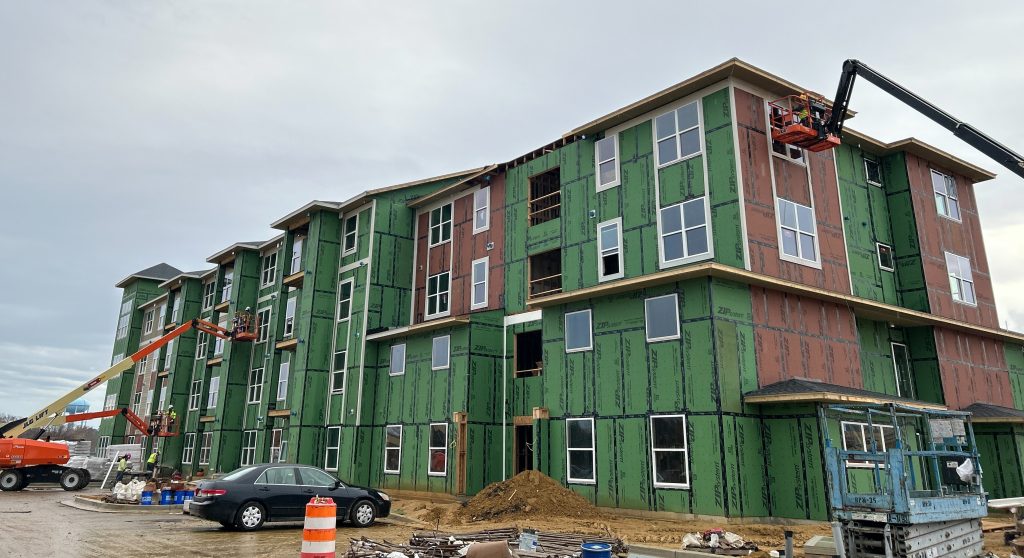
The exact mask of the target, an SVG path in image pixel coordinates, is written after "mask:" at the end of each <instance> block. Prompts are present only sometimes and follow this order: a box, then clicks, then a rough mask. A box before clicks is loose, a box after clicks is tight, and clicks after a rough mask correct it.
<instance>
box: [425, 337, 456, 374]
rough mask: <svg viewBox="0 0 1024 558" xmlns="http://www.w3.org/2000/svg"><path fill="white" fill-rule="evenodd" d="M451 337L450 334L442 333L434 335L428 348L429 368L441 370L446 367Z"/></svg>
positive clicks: (448, 359)
mask: <svg viewBox="0 0 1024 558" xmlns="http://www.w3.org/2000/svg"><path fill="white" fill-rule="evenodd" d="M451 341H452V337H451V336H450V335H442V336H441V337H435V338H434V340H433V343H432V345H431V348H430V369H431V370H443V369H445V368H448V365H449V361H450V360H451V358H450V356H451V355H450V353H449V351H450V350H451Z"/></svg>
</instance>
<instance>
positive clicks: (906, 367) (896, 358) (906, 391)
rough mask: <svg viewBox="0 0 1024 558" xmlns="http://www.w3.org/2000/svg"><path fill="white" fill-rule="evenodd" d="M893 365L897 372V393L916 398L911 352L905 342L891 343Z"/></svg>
mask: <svg viewBox="0 0 1024 558" xmlns="http://www.w3.org/2000/svg"><path fill="white" fill-rule="evenodd" d="M891 345H892V366H893V372H894V373H895V374H896V395H898V396H900V397H906V398H908V399H914V379H913V377H912V375H911V370H910V352H909V351H908V350H907V346H906V345H904V344H903V343H891Z"/></svg>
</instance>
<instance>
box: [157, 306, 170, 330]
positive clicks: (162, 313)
mask: <svg viewBox="0 0 1024 558" xmlns="http://www.w3.org/2000/svg"><path fill="white" fill-rule="evenodd" d="M157 308H158V310H157V313H156V327H157V328H161V329H162V328H163V327H164V323H166V322H167V301H166V300H165V301H163V302H161V303H160V306H158V307H157Z"/></svg>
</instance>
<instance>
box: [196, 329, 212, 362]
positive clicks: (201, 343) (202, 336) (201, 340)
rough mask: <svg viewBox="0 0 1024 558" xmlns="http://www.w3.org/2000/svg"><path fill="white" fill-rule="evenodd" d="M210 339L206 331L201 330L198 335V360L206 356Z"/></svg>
mask: <svg viewBox="0 0 1024 558" xmlns="http://www.w3.org/2000/svg"><path fill="white" fill-rule="evenodd" d="M208 340H209V336H208V335H206V332H205V331H200V332H199V334H198V335H196V360H201V359H204V358H206V353H207V350H208V349H209V347H208V346H207V342H208Z"/></svg>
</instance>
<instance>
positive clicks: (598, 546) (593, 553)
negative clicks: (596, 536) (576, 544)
mask: <svg viewBox="0 0 1024 558" xmlns="http://www.w3.org/2000/svg"><path fill="white" fill-rule="evenodd" d="M580 550H581V551H582V552H580V558H611V557H612V545H610V544H608V543H602V542H585V543H583V544H581V545H580Z"/></svg>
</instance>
